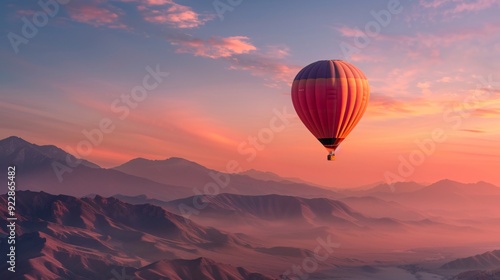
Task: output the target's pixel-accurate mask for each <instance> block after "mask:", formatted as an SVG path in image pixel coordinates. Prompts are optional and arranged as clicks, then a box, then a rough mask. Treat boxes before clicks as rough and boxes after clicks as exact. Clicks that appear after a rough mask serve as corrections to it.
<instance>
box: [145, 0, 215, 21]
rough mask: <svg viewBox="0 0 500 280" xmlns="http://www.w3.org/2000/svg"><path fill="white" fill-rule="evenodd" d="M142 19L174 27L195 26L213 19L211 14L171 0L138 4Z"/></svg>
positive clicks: (156, 0) (150, 0)
mask: <svg viewBox="0 0 500 280" xmlns="http://www.w3.org/2000/svg"><path fill="white" fill-rule="evenodd" d="M138 10H139V11H141V12H142V14H143V16H144V19H145V20H146V21H148V22H152V23H157V24H167V25H169V26H172V27H175V28H195V27H199V26H201V25H204V24H205V22H207V21H209V20H211V19H213V18H214V17H213V16H211V15H201V14H199V13H197V12H195V11H193V9H192V8H191V7H188V6H184V5H180V4H177V3H175V2H174V1H171V0H145V1H144V2H142V4H141V5H139V6H138Z"/></svg>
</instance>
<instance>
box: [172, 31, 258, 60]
mask: <svg viewBox="0 0 500 280" xmlns="http://www.w3.org/2000/svg"><path fill="white" fill-rule="evenodd" d="M249 40H250V39H249V38H248V37H245V36H231V37H217V36H212V37H210V38H208V39H200V38H195V37H192V36H189V35H179V36H175V37H170V38H168V41H169V42H170V43H171V44H172V45H174V46H175V48H176V51H177V52H178V53H190V54H193V55H195V56H203V57H209V58H214V59H216V58H223V57H230V56H232V55H235V54H244V53H249V52H251V51H255V50H257V47H255V46H254V45H253V44H252V43H250V42H249Z"/></svg>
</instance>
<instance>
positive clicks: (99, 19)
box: [68, 4, 126, 29]
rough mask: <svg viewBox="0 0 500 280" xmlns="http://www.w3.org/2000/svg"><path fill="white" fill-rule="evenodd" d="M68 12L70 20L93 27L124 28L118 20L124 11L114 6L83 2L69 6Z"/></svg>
mask: <svg viewBox="0 0 500 280" xmlns="http://www.w3.org/2000/svg"><path fill="white" fill-rule="evenodd" d="M68 14H69V16H70V18H71V19H72V20H74V21H78V22H82V23H86V24H89V25H92V26H94V27H108V28H122V29H125V28H126V25H125V24H123V23H122V22H121V20H120V18H121V17H122V16H123V15H124V14H125V13H124V12H123V11H122V10H121V9H119V8H116V7H111V6H106V7H101V6H98V5H94V4H83V5H77V6H73V7H71V8H69V9H68Z"/></svg>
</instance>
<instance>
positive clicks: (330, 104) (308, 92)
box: [292, 60, 370, 160]
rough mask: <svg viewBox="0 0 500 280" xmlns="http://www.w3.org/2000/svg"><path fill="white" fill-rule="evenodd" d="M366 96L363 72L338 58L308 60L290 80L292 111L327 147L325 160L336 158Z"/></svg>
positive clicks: (358, 119) (367, 93)
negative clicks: (310, 61)
mask: <svg viewBox="0 0 500 280" xmlns="http://www.w3.org/2000/svg"><path fill="white" fill-rule="evenodd" d="M369 97H370V87H369V85H368V80H367V79H366V77H365V75H364V74H363V72H361V70H359V69H358V68H356V67H355V66H354V65H352V64H350V63H347V62H345V61H341V60H320V61H317V62H314V63H311V64H309V65H307V66H306V67H304V68H303V69H302V70H300V72H299V73H298V74H297V76H296V77H295V79H294V81H293V84H292V102H293V106H294V108H295V111H297V114H298V115H299V118H300V119H301V120H302V122H303V123H304V125H305V126H306V127H307V129H309V131H310V132H311V133H312V134H313V135H314V136H315V137H316V138H318V140H319V141H320V142H321V144H323V146H325V148H326V149H327V150H328V152H329V154H328V160H332V159H334V158H335V149H337V147H338V146H339V145H340V143H341V142H342V141H343V140H344V139H345V138H346V137H347V135H348V134H349V133H350V132H351V131H352V129H353V128H354V127H355V126H356V124H357V123H358V122H359V121H360V119H361V117H362V116H363V114H364V112H365V110H366V106H367V105H368V99H369Z"/></svg>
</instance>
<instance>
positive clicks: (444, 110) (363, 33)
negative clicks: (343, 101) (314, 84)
mask: <svg viewBox="0 0 500 280" xmlns="http://www.w3.org/2000/svg"><path fill="white" fill-rule="evenodd" d="M42 1H46V0H42ZM66 1H67V0H66ZM48 2H51V3H54V1H48ZM61 2H64V1H62V0H61ZM239 2H241V3H239ZM64 3H65V2H64ZM214 3H217V5H216V7H214ZM225 3H232V4H235V5H234V6H231V5H230V4H225ZM499 3H500V2H499V1H496V0H470V1H460V0H425V1H423V0H420V1H417V0H413V1H412V0H401V1H400V2H398V1H395V0H380V1H347V0H345V1H340V0H338V1H327V0H323V1H253V0H252V1H251V0H243V1H236V0H232V1H226V0H220V1H219V2H217V1H216V2H214V1H194V0H192V1H182V0H175V1H174V0H116V1H101V0H93V1H76V0H72V1H69V3H66V4H58V5H57V7H58V10H57V11H55V12H54V13H52V15H49V16H44V14H43V13H42V11H44V9H43V8H42V7H41V6H39V5H38V4H37V1H3V2H2V4H0V5H2V8H1V9H0V14H1V17H2V21H3V22H2V23H1V25H0V31H1V33H2V34H3V40H1V42H0V59H1V64H0V83H1V88H0V94H1V100H0V108H1V109H0V123H1V126H0V137H1V138H5V137H8V136H11V135H16V136H19V137H22V138H24V139H25V140H27V141H29V142H33V143H35V144H39V145H43V144H54V145H57V146H58V147H61V148H62V149H64V150H66V151H69V152H71V151H77V150H78V145H79V143H81V142H82V141H84V140H85V139H86V137H85V135H84V134H83V133H82V131H83V130H87V131H91V130H93V129H97V128H99V123H100V122H102V120H103V119H107V120H110V121H111V122H112V124H111V126H113V128H114V129H113V131H111V132H109V133H104V134H103V139H102V141H101V142H100V143H98V144H96V145H93V146H92V150H91V151H90V152H88V153H87V154H86V155H80V156H82V157H84V158H86V159H88V160H90V161H93V162H95V163H97V164H99V165H101V166H103V167H113V166H116V165H118V164H121V163H123V162H125V161H128V160H130V159H132V158H136V157H144V158H150V159H165V158H169V157H173V156H175V157H183V158H186V159H189V160H192V161H195V162H198V163H200V164H202V165H205V166H207V167H209V168H213V169H217V170H221V171H225V170H226V165H227V163H228V162H229V161H236V162H238V163H239V165H240V166H241V168H242V169H244V170H246V169H257V170H263V171H271V172H275V173H277V174H279V175H281V176H285V177H300V178H302V179H304V180H308V181H311V182H315V183H318V184H323V185H327V186H335V187H349V186H361V185H365V184H371V183H375V182H381V181H384V180H386V175H387V174H395V175H398V176H400V177H402V178H403V179H405V180H412V181H418V182H433V181H436V180H440V179H443V178H449V179H454V180H459V181H463V182H475V181H479V180H483V181H488V182H491V183H494V184H497V185H500V176H499V175H498V170H499V167H500V126H499V121H500V17H498V15H499V14H500V5H499ZM217 8H218V9H219V10H217ZM51 9H54V5H52V6H51ZM221 9H225V10H224V12H221ZM382 10H384V11H383V12H381V11H382ZM381 15H382V16H381ZM384 15H390V19H389V18H387V17H384ZM34 16H35V23H38V25H39V26H40V27H36V28H37V31H36V32H33V30H32V29H30V28H27V27H25V28H24V29H25V30H24V32H23V25H26V23H25V22H27V21H28V22H30V24H31V23H32V22H33V17H34ZM377 17H378V20H379V22H377V21H376V18H377ZM23 18H24V20H23ZM44 19H46V22H43V20H44ZM44 23H45V24H44ZM366 28H367V30H366ZM28 29H29V30H28ZM29 32H31V33H29ZM23 33H27V35H28V36H29V37H31V38H26V37H28V36H26V35H23ZM33 33H34V34H33ZM20 38H21V39H20ZM19 40H21V41H19ZM11 42H15V43H14V44H12V43H11ZM346 50H348V51H346ZM322 59H343V60H346V61H349V62H351V63H353V64H354V65H356V66H357V67H359V68H360V69H361V70H362V71H363V72H364V73H365V75H366V77H367V78H368V80H369V83H370V87H371V97H370V102H369V104H368V109H367V112H366V114H365V116H364V117H363V119H362V120H361V122H360V123H359V124H358V126H357V127H356V128H355V129H354V131H353V132H352V133H351V134H350V135H349V137H348V138H347V140H346V141H344V142H343V143H342V145H341V146H340V148H339V150H338V152H337V159H336V161H334V162H327V161H326V154H327V152H326V150H325V149H324V148H323V147H322V145H321V144H320V143H319V142H318V141H317V140H316V139H315V138H314V137H313V136H312V135H311V134H310V133H309V131H307V129H306V128H305V126H304V125H303V124H302V123H301V122H300V120H299V119H298V117H297V116H296V115H295V112H294V110H293V105H292V102H291V98H290V85H291V82H292V80H293V78H294V76H295V74H296V73H297V72H298V71H299V70H300V69H301V68H302V67H304V66H306V65H307V64H309V63H311V62H314V61H317V60H322ZM146 68H148V69H150V70H151V69H153V70H154V69H156V68H159V69H160V71H162V72H168V73H169V74H168V76H165V77H163V78H162V81H161V82H160V83H158V85H157V86H156V87H155V88H154V89H151V90H149V91H148V92H147V96H144V98H143V100H141V101H138V102H133V104H132V103H126V102H125V101H124V100H123V99H122V98H123V97H122V96H130V94H131V92H132V91H133V89H134V88H136V87H137V86H141V85H142V83H143V79H144V77H145V76H146V75H148V73H149V72H150V70H146ZM149 82H150V84H152V83H155V80H154V79H150V80H149ZM128 104H131V105H128ZM120 106H121V107H120ZM125 107H126V108H127V110H128V111H129V113H128V114H125V113H124V110H125V109H123V108H125ZM119 108H122V110H119ZM276 111H278V112H283V111H286V114H292V113H293V116H292V117H290V118H289V119H288V121H289V123H288V125H286V126H285V127H283V129H279V130H278V131H276V132H273V133H272V134H271V135H270V134H269V133H268V132H269V131H271V130H270V122H271V121H272V120H274V118H276ZM276 123H277V124H278V125H279V124H280V122H276ZM280 128H281V127H280ZM436 130H437V131H440V132H441V133H442V134H443V136H442V137H441V140H443V139H444V141H440V142H433V144H429V145H434V146H435V149H433V151H430V152H428V154H426V155H425V156H424V157H423V158H422V160H421V161H422V162H419V164H417V166H415V165H414V164H413V167H412V168H413V169H414V170H413V171H411V172H407V173H408V174H401V173H400V172H399V171H398V166H399V165H400V162H401V158H404V159H408V158H409V157H410V155H411V154H412V153H413V155H414V160H413V161H414V162H415V157H417V158H418V155H417V156H415V155H416V153H420V152H416V153H415V152H414V151H416V150H418V149H419V148H418V145H417V144H416V141H417V142H418V141H420V142H422V141H424V140H425V139H430V138H431V135H432V133H433V131H436ZM259 135H260V137H267V138H265V139H266V140H265V141H266V142H267V143H261V142H259V143H258V146H257V147H253V146H252V144H250V143H249V137H257V139H258V138H259ZM258 141H260V140H258ZM426 143H430V142H429V141H427V142H426ZM257 148H258V149H257ZM250 151H255V153H253V152H250ZM77 153H78V152H77ZM421 154H422V153H420V155H421ZM253 155H255V156H253ZM77 156H78V154H77ZM418 160H420V159H418ZM410 161H411V160H410ZM420 163H421V164H420ZM410 164H411V163H410ZM410 173H411V174H410Z"/></svg>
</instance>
